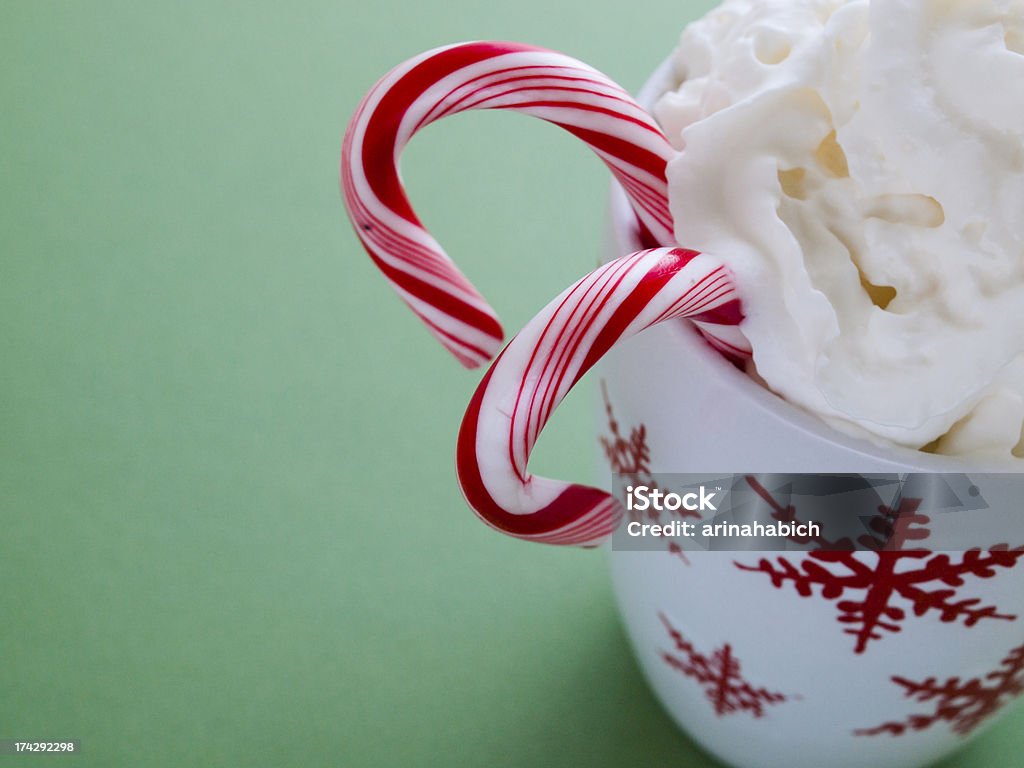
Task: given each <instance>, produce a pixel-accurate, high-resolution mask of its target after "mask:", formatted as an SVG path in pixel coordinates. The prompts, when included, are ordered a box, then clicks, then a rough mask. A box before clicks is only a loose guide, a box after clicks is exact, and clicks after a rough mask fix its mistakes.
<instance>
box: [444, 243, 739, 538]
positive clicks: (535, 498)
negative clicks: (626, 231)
mask: <svg viewBox="0 0 1024 768" xmlns="http://www.w3.org/2000/svg"><path fill="white" fill-rule="evenodd" d="M680 317H688V318H691V319H693V320H695V321H698V322H699V323H700V324H701V325H702V326H703V327H704V328H705V329H706V330H709V331H714V330H715V329H719V330H723V331H726V333H725V334H724V337H725V338H728V335H729V332H734V333H738V330H737V329H736V324H737V323H738V322H739V321H740V319H741V314H740V305H739V299H738V298H737V295H736V291H735V288H734V285H733V281H732V276H731V275H730V274H729V273H728V271H727V270H726V268H725V267H724V266H723V265H722V264H721V262H719V261H718V260H717V259H715V258H713V257H711V256H708V255H707V254H701V253H697V252H695V251H688V250H684V249H682V248H656V249H653V250H648V251H639V252H637V253H634V254H631V255H629V256H625V257H623V258H620V259H616V260H615V261H612V262H609V263H608V264H605V265H604V266H603V267H601V268H599V269H597V270H596V271H594V272H592V273H591V274H589V275H587V276H586V277H584V278H583V279H582V280H580V281H579V282H577V283H576V284H575V285H573V286H572V287H571V288H569V289H568V290H567V291H565V292H564V293H563V294H562V295H561V296H559V297H558V298H556V299H555V300H554V301H552V302H551V303H550V304H548V306H547V307H545V308H544V309H543V310H542V311H541V312H540V314H538V315H537V316H536V317H535V318H533V320H531V321H530V322H529V323H528V324H527V325H526V326H525V327H524V328H523V330H522V331H521V332H520V333H519V334H518V335H517V336H516V337H515V338H514V339H513V340H512V341H511V342H509V345H508V346H507V347H506V348H505V350H504V351H503V352H502V353H501V355H499V356H498V359H497V360H495V361H494V364H493V365H492V366H491V369H490V370H489V371H488V372H487V375H486V376H485V377H484V379H483V381H481V382H480V386H479V387H478V388H477V390H476V393H475V394H474V395H473V400H472V401H471V402H470V405H469V408H468V410H467V411H466V415H465V418H464V419H463V422H462V428H461V429H460V431H459V442H458V452H457V465H458V474H459V484H460V485H461V486H462V491H463V493H464V494H465V497H466V501H467V502H468V503H469V505H470V506H471V507H472V508H473V509H474V510H475V511H476V513H477V514H478V515H479V516H480V517H481V518H482V519H483V520H484V522H486V523H487V524H488V525H490V526H492V527H494V528H497V529H498V530H500V531H503V532H504V533H507V534H510V535H512V536H516V537H518V538H521V539H530V540H533V541H542V542H546V543H549V544H577V545H584V546H588V545H594V544H597V543H599V542H600V541H601V540H602V539H604V538H605V537H606V536H608V535H609V534H610V533H611V532H612V531H613V530H614V529H615V526H616V525H617V523H618V520H619V517H620V516H621V514H622V509H621V505H620V504H619V502H618V501H617V500H616V499H615V498H614V497H613V496H611V495H610V494H608V493H605V492H604V491H601V490H598V489H596V488H590V487H587V486H583V485H575V484H572V483H566V482H562V481H558V480H551V479H549V478H545V477H536V476H533V475H531V474H530V473H529V472H528V470H527V462H528V461H529V458H530V452H531V451H532V450H533V446H534V444H535V443H536V441H537V438H538V436H539V435H540V432H541V430H542V429H543V428H544V425H545V423H547V420H548V418H549V417H550V416H551V414H552V412H553V411H554V410H555V408H556V407H557V406H558V404H559V403H560V402H561V401H562V399H563V398H564V397H565V396H566V394H568V392H569V390H570V389H572V387H573V385H574V384H575V383H576V382H577V381H579V379H580V377H582V376H583V374H584V373H586V372H587V370H589V369H590V368H591V367H592V366H593V365H594V363H596V362H597V361H598V360H599V359H600V358H601V357H602V356H603V355H604V354H605V353H606V352H607V351H608V350H609V349H610V348H611V347H612V346H613V345H614V344H616V343H617V342H619V341H621V340H623V339H625V338H627V337H629V336H632V335H634V334H636V333H639V332H640V331H642V330H644V329H645V328H649V327H650V326H652V325H654V324H656V323H660V322H662V321H665V320H671V319H673V318H680Z"/></svg>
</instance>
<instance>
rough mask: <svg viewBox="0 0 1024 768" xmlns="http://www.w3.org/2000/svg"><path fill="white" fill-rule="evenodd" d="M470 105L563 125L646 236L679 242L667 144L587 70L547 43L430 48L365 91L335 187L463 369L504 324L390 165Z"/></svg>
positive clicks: (403, 292)
mask: <svg viewBox="0 0 1024 768" xmlns="http://www.w3.org/2000/svg"><path fill="white" fill-rule="evenodd" d="M470 109H509V110H513V111H517V112H525V113H526V114H529V115H533V116H535V117H539V118H541V119H543V120H547V121H549V122H552V123H554V124H556V125H559V126H561V127H562V128H564V129H565V130H567V131H569V132H570V133H572V134H573V135H575V136H576V137H577V138H579V139H581V140H582V141H583V142H584V143H586V144H587V145H588V146H590V148H591V149H592V150H594V152H595V153H597V155H598V156H599V157H600V158H601V159H602V160H603V161H604V162H605V164H607V166H608V167H609V168H610V169H611V171H612V173H613V174H614V175H615V178H616V179H618V181H619V183H620V184H621V185H622V186H623V188H624V190H625V191H626V194H627V195H628V197H629V199H630V202H631V204H632V206H633V209H634V211H635V212H636V216H637V220H638V222H639V226H640V231H641V232H642V234H643V235H644V241H645V242H652V243H656V244H659V245H670V244H672V243H674V242H675V239H674V236H673V233H672V217H671V215H670V214H669V210H668V190H667V183H666V181H665V165H666V163H667V162H668V160H669V158H670V157H671V156H672V154H673V153H674V150H673V149H672V147H671V145H670V144H669V142H668V140H667V139H666V138H665V136H664V134H663V133H662V131H661V129H660V128H659V127H658V126H657V124H656V123H655V122H654V120H653V118H652V117H651V116H650V115H649V114H648V113H647V112H646V111H645V110H644V109H643V108H642V107H640V106H639V105H638V104H637V103H636V102H635V101H634V100H633V98H632V97H631V96H630V95H629V94H628V93H627V92H626V91H624V90H623V89H622V88H621V87H619V86H618V85H616V84H615V83H614V82H612V81H611V80H609V79H608V78H607V77H605V76H604V75H602V74H601V73H600V72H598V71H596V70H595V69H593V68H591V67H589V66H587V65H586V64H583V63H582V62H580V61H577V60H576V59H573V58H570V57H568V56H565V55H563V54H560V53H556V52H554V51H548V50H544V49H543V48H535V47H533V46H528V45H522V44H520V43H505V42H473V43H460V44H457V45H452V46H448V47H445V48H438V49H435V50H433V51H428V52H427V53H424V54H422V55H420V56H418V57H416V58H414V59H411V60H409V61H407V62H405V63H404V64H401V65H400V66H398V67H396V68H395V69H393V70H392V71H391V72H390V73H388V74H387V75H385V76H384V78H382V79H381V80H380V81H379V82H378V83H377V84H376V85H375V86H374V87H373V89H372V90H371V91H370V92H369V93H368V94H367V95H366V97H365V98H364V99H363V101H362V103H361V104H360V105H359V107H358V109H357V110H356V113H355V116H354V117H353V118H352V121H351V123H350V124H349V126H348V130H347V131H346V133H345V139H344V142H343V144H342V153H341V186H342V193H343V196H344V200H345V205H346V208H347V209H348V213H349V217H350V218H351V219H352V223H353V225H354V227H355V230H356V233H357V235H358V236H359V239H360V240H361V241H362V243H363V246H364V247H365V248H366V251H367V253H369V255H370V257H371V258H372V259H373V261H374V262H375V263H376V264H377V266H378V267H379V268H380V270H381V271H382V272H383V273H384V276H385V277H386V278H387V279H388V280H389V281H390V283H391V284H392V286H393V287H394V288H395V290H396V291H397V292H398V294H399V295H400V296H401V297H402V299H404V300H405V302H406V303H407V304H408V305H409V306H410V307H411V308H412V310H413V311H414V312H415V313H416V314H417V315H418V316H419V317H420V319H421V320H422V321H423V322H424V323H425V324H426V325H427V327H428V328H429V329H430V331H431V332H432V333H433V334H434V335H435V336H436V337H437V339H438V340H439V341H440V342H441V343H442V344H443V345H444V346H445V347H447V348H448V350H449V351H451V353H452V354H453V355H455V357H456V358H458V360H459V361H460V362H461V363H462V364H463V365H465V366H466V367H467V368H474V367H476V366H478V365H480V364H481V363H483V362H485V361H487V360H489V359H491V357H493V356H494V354H495V353H496V352H497V350H498V349H499V348H500V346H501V342H502V339H503V331H502V328H501V324H500V323H499V321H498V318H497V316H496V314H495V312H494V310H493V309H491V307H490V305H489V304H488V303H487V302H486V301H485V300H484V298H483V297H482V296H481V295H480V294H479V293H478V292H477V290H476V289H475V288H474V287H473V285H472V284H471V283H470V282H469V280H467V279H466V277H465V276H464V275H463V274H462V272H460V271H459V269H458V267H456V266H455V264H454V263H453V262H452V261H451V259H449V258H448V256H447V255H446V254H445V252H444V250H442V248H441V247H440V245H438V243H437V241H436V240H434V238H433V237H431V235H430V233H429V232H427V230H426V229H425V228H424V227H423V225H422V224H421V223H420V221H419V219H418V218H417V216H416V214H415V212H414V211H413V209H412V206H411V205H410V203H409V200H408V197H407V196H406V193H405V190H404V188H403V186H402V182H401V178H400V176H399V172H398V163H399V157H400V155H401V152H402V149H403V148H404V147H405V145H406V144H407V143H408V141H409V140H410V139H411V138H412V136H413V135H414V134H415V133H416V132H417V131H418V130H420V129H421V128H423V127H424V126H426V125H429V124H430V123H432V122H434V121H435V120H438V119H439V118H442V117H446V116H448V115H453V114H456V113H458V112H463V111H466V110H470Z"/></svg>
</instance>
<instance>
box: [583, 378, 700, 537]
mask: <svg viewBox="0 0 1024 768" xmlns="http://www.w3.org/2000/svg"><path fill="white" fill-rule="evenodd" d="M601 396H602V397H603V398H604V410H605V413H606V414H607V416H608V430H609V432H610V435H607V436H606V435H601V437H600V438H599V439H600V442H601V447H602V448H603V449H604V455H605V456H606V457H607V458H608V465H609V466H610V467H611V470H612V472H613V473H615V474H617V475H622V476H623V477H625V478H626V480H627V481H628V483H629V484H630V485H634V486H639V485H646V486H647V487H648V488H651V489H655V488H657V487H658V485H657V483H655V482H654V476H653V475H652V474H651V448H650V446H649V445H648V444H647V427H646V425H644V424H640V425H638V426H635V427H632V428H631V429H630V430H629V437H625V436H623V434H622V433H621V432H620V431H619V422H618V420H617V419H616V418H615V410H614V408H612V403H611V400H610V399H609V397H608V386H607V384H606V383H605V382H604V381H602V382H601ZM629 514H630V519H635V520H640V521H641V522H643V520H642V519H641V516H640V514H639V513H638V512H636V511H635V510H634V511H631V512H630V513H629ZM673 514H675V515H676V516H678V517H695V518H697V519H700V513H699V512H697V511H695V510H689V509H686V508H680V509H679V510H677V511H674V512H673ZM647 515H648V517H647V522H653V523H657V522H660V520H661V516H660V515H659V514H658V510H656V509H654V507H653V505H652V506H651V508H650V509H649V510H648V512H647Z"/></svg>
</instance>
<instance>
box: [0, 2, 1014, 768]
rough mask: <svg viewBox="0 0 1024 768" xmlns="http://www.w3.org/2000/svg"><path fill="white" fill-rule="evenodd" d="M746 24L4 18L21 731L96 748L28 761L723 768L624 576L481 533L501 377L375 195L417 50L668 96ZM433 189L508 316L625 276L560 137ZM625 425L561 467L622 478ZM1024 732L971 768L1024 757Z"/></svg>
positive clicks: (5, 217) (2, 574) (465, 126)
mask: <svg viewBox="0 0 1024 768" xmlns="http://www.w3.org/2000/svg"><path fill="white" fill-rule="evenodd" d="M710 5H711V4H710V2H679V1H678V0H673V1H671V2H670V1H668V0H658V1H656V2H649V3H646V4H644V6H643V11H642V12H638V11H637V8H638V6H637V4H635V3H618V4H611V3H609V4H605V5H604V6H602V7H601V8H600V10H595V8H594V7H593V5H592V4H590V3H584V2H581V1H580V0H572V1H571V2H561V3H552V2H550V1H549V0H545V1H544V2H540V1H538V0H526V1H521V2H517V3H514V4H504V5H501V4H499V5H492V4H484V3H476V2H468V1H467V0H455V1H451V0H449V1H448V2H444V3H441V2H435V1H433V0H432V1H431V2H419V3H409V2H407V0H377V1H376V2H374V3H363V4H358V5H356V4H351V3H345V2H337V1H335V2H300V3H297V4H287V3H280V2H252V1H248V2H218V3H210V2H205V1H204V2H195V1H192V0H189V1H186V2H175V3H153V2H139V0H132V1H131V2H127V1H125V2H109V1H104V2H100V1H99V0H96V1H95V2H50V1H48V0H29V1H25V2H11V1H10V0H6V1H5V2H3V3H2V4H0V184H2V192H0V194H2V199H0V247H2V260H3V267H2V271H0V737H19V738H21V737H25V738H33V739H67V738H76V739H80V740H81V742H82V750H83V753H82V755H80V756H79V757H78V758H75V759H73V760H71V759H70V758H66V757H62V758H47V757H36V756H31V757H24V756H22V757H7V758H3V757H0V765H4V764H8V763H9V764H11V765H22V764H24V765H48V764H54V765H63V764H65V763H64V762H61V761H66V760H70V762H73V763H74V764H75V765H80V766H113V765H132V766H183V765H204V766H221V765H223V766H238V765H246V766H281V765H295V766H326V765H345V766H363V765H367V766H370V765H379V766H413V765H438V766H441V765H444V766H451V765H516V766H540V765H583V764H586V765H590V766H622V765H632V766H648V765H651V766H655V765H708V764H710V763H709V760H708V758H706V757H704V756H703V755H702V754H701V753H700V752H699V751H698V750H697V749H696V748H695V747H693V746H691V745H690V744H689V742H688V741H687V740H686V739H685V738H684V737H683V736H682V735H680V734H679V733H678V732H677V731H676V730H675V729H674V728H673V726H672V725H671V723H670V722H669V720H668V719H667V718H666V716H665V715H663V714H662V712H661V711H660V709H659V708H658V706H657V705H656V704H655V702H654V701H653V700H652V698H651V696H650V695H649V694H648V692H647V690H646V688H645V686H644V684H643V682H642V680H641V678H640V675H639V672H638V670H637V668H636V666H635V664H634V662H633V661H632V659H631V657H630V653H629V650H628V648H627V645H626V642H625V638H624V636H623V633H622V630H621V628H620V627H619V624H618V622H617V618H616V615H615V610H614V607H613V604H612V600H611V596H610V590H609V587H608V583H607V578H606V573H605V565H604V562H603V558H602V555H601V554H600V553H595V552H580V551H562V550H556V549H553V548H545V547H541V546H531V545H527V544H523V543H520V542H517V541H513V540H511V539H507V538H505V537H502V536H500V535H497V534H495V533H493V532H491V531H490V530H489V529H487V528H485V527H484V526H483V525H481V524H480V523H478V522H477V521H476V520H475V519H474V518H473V516H472V515H471V514H470V513H469V512H468V510H467V509H466V507H465V505H464V503H463V502H462V500H461V497H460V495H459V492H458V490H457V487H456V484H455V478H454V471H453V462H452V454H453V445H454V439H455V433H456V429H457V425H458V422H459V418H460V416H461V413H462V410H463V408H464V406H465V403H466V402H467V400H468V398H469V395H470V393H471V391H472V389H473V387H474V385H475V383H476V381H477V380H478V377H479V375H480V374H479V373H478V372H466V371H463V370H462V369H461V368H460V367H459V366H457V365H456V364H455V363H454V361H453V360H451V359H449V358H448V357H447V356H446V355H445V354H444V353H443V352H442V350H441V349H440V347H438V346H436V345H435V344H433V343H432V342H431V341H430V339H429V338H428V336H427V334H426V333H425V332H424V331H423V330H422V329H421V328H420V327H418V325H417V324H416V322H415V321H414V320H413V318H412V316H411V314H410V313H409V312H407V311H406V310H405V309H404V307H403V306H402V305H401V304H400V302H399V301H398V300H397V298H395V297H394V296H393V295H392V293H391V292H390V290H389V289H388V288H387V286H386V285H385V283H384V281H383V280H382V279H381V278H380V277H379V276H378V275H377V274H375V271H374V269H373V267H372V266H371V264H370V262H369V260H368V259H367V258H366V257H365V255H363V253H362V252H361V250H360V248H359V246H358V243H357V241H356V239H355V237H354V236H353V235H352V233H351V231H350V229H349V225H348V223H347V221H346V219H345V217H344V214H343V212H342V207H341V203H340V198H339V194H338V182H337V161H338V154H339V147H340V142H341V134H342V130H343V126H344V124H345V122H346V121H347V119H348V117H349V116H350V114H351V112H352V110H353V109H354V108H355V106H356V103H357V101H358V99H359V97H360V96H361V94H362V93H363V92H364V91H365V89H367V88H368V87H369V86H370V85H371V84H372V82H373V81H374V80H375V79H376V77H377V76H379V75H381V74H383V73H384V72H385V71H386V70H387V69H388V68H389V67H390V66H392V65H394V64H396V63H398V62H399V61H401V60H402V59H404V58H406V57H408V56H411V55H413V54H415V53H418V52H419V51H421V50H424V49H427V48H431V47H434V46H436V45H440V44H443V43H448V42H453V41H457V40H461V39H471V38H503V39H513V40H523V41H527V42H531V43H535V44H539V45H545V46H549V47H552V48H556V49H559V50H563V51H566V52H569V53H571V54H573V55H575V56H577V57H579V58H582V59H584V60H586V61H588V62H590V63H592V64H594V65H595V66H597V67H598V68H599V69H602V70H604V71H605V72H607V73H609V74H610V75H612V76H613V77H614V78H616V79H618V80H619V81H620V82H621V83H623V84H624V85H625V86H627V87H629V88H631V89H635V88H637V87H638V86H639V85H640V84H641V82H642V81H643V79H644V77H645V74H646V73H648V72H649V71H650V70H652V69H653V68H654V66H655V65H656V64H657V63H658V62H659V61H660V60H661V59H662V58H663V57H664V56H665V55H666V54H667V52H668V51H669V50H670V49H671V47H672V46H673V44H674V43H675V40H676V37H677V34H678V31H679V29H680V28H681V27H682V25H683V24H684V23H685V22H686V21H688V20H690V19H692V18H695V17H696V16H697V15H698V14H699V13H700V12H702V11H704V10H706V9H708V8H709V7H710ZM404 175H405V177H406V179H407V182H408V185H409V188H410V194H411V196H412V199H413V200H414V201H415V202H416V204H417V206H418V208H419V210H420V212H421V214H422V216H423V218H424V220H425V221H426V222H427V223H428V224H429V225H430V226H431V227H432V228H433V230H434V231H435V233H436V234H437V236H438V238H439V239H440V240H441V241H442V242H444V243H445V244H446V246H447V247H448V249H449V251H450V252H451V253H453V254H455V255H456V257H457V259H458V260H459V262H460V264H462V265H463V266H464V268H465V269H466V271H467V272H468V274H469V275H470V276H471V277H472V278H473V279H474V280H476V281H477V283H478V285H479V286H480V287H481V289H482V290H483V292H484V294H485V295H487V296H488V297H489V298H490V299H491V300H492V301H493V303H494V304H495V306H497V307H498V308H499V310H500V311H501V313H502V315H503V318H504V320H505V321H506V327H507V328H510V329H514V328H516V327H518V326H520V325H521V324H522V323H523V322H524V321H525V320H526V319H527V318H528V317H529V316H530V315H532V313H533V312H534V311H535V310H536V309H538V308H539V307H540V306H542V305H543V304H544V303H545V302H546V301H547V300H548V299H549V298H550V297H551V296H552V295H554V294H555V293H556V292H558V291H559V290H560V289H561V288H562V287H563V286H565V285H566V284H568V283H569V282H571V281H572V280H573V279H575V278H576V277H577V276H579V275H580V274H582V273H583V272H584V271H586V270H587V269H588V268H589V267H590V266H591V265H593V263H594V262H595V259H596V255H597V253H598V239H599V232H600V222H601V215H602V209H603V204H604V196H605V190H606V185H607V173H606V171H605V169H604V168H603V167H602V166H601V164H600V163H599V162H597V161H596V160H595V159H594V158H593V157H591V156H590V155H589V153H588V152H586V150H584V149H583V148H582V147H581V146H578V145H577V144H576V142H575V141H574V140H572V139H571V138H569V137H568V136H565V135H562V134H561V133H560V132H559V131H557V130H555V129H554V128H551V127H550V126H545V125H543V124H540V123H535V122H534V121H531V120H530V119H528V118H524V117H521V116H513V115H507V114H474V115H467V116H460V117H457V118H453V119H451V120H450V121H446V123H445V124H444V125H442V126H440V127H433V128H430V129H428V130H427V131H426V132H425V133H424V134H423V135H422V136H421V137H418V138H417V139H416V141H415V142H414V143H413V145H412V146H411V147H410V149H409V151H408V152H407V154H406V162H405V164H404ZM584 389H588V388H584ZM591 408H592V401H591V399H590V393H589V392H580V393H578V394H575V395H574V396H573V397H571V398H570V401H569V402H568V403H567V407H566V408H565V409H564V410H563V411H561V412H560V413H559V415H558V417H557V418H556V419H555V421H554V423H553V424H552V427H551V429H550V430H549V434H546V435H545V437H544V440H543V441H542V444H541V446H540V449H539V453H538V456H537V460H536V462H535V465H534V466H535V467H536V468H538V469H540V470H541V471H543V472H545V473H549V474H560V475H565V476H569V477H575V478H579V479H588V478H592V477H593V476H594V474H595V469H594V468H595V466H596V459H595V457H596V450H595V447H594V438H593V429H592V426H591ZM1022 724H1024V717H1022V715H1021V714H1018V715H1016V716H1015V717H1014V718H1013V719H1011V720H1009V721H1006V722H1003V723H1002V724H1001V725H999V726H998V727H997V728H996V729H995V730H994V731H992V732H991V733H990V734H989V735H988V736H986V737H985V738H984V739H983V740H981V741H979V742H977V743H976V744H974V745H972V746H971V747H970V748H969V749H968V750H967V751H966V752H964V753H962V754H961V755H960V756H958V757H957V758H956V759H954V760H952V761H950V762H949V763H948V764H949V765H950V766H953V765H958V766H967V765H977V766H981V765H1000V766H1005V765H1014V764H1018V763H1019V762H1020V760H1019V757H1018V755H1020V754H1021V751H1022V749H1024V732H1022V731H1024V729H1022V728H1021V726H1022ZM68 764H70V763H68Z"/></svg>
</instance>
